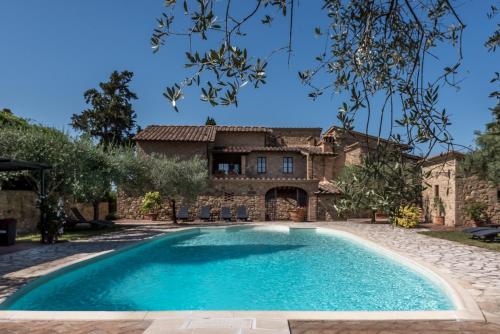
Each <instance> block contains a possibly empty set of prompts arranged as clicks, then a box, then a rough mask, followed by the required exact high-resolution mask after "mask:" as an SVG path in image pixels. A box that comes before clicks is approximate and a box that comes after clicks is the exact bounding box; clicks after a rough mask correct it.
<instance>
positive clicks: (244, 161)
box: [241, 154, 247, 175]
mask: <svg viewBox="0 0 500 334" xmlns="http://www.w3.org/2000/svg"><path fill="white" fill-rule="evenodd" d="M246 173H247V156H246V155H244V154H243V155H242V156H241V175H246Z"/></svg>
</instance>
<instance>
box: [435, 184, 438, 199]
mask: <svg viewBox="0 0 500 334" xmlns="http://www.w3.org/2000/svg"><path fill="white" fill-rule="evenodd" d="M434 197H439V185H437V184H436V185H435V186H434Z"/></svg>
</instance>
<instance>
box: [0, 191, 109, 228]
mask: <svg viewBox="0 0 500 334" xmlns="http://www.w3.org/2000/svg"><path fill="white" fill-rule="evenodd" d="M37 199H38V195H37V193H36V192H34V191H25V190H2V191H0V219H2V218H14V219H16V220H17V232H18V233H29V232H35V231H36V229H37V224H38V222H39V221H40V210H38V208H37V206H36V202H37ZM71 207H76V208H78V210H79V211H80V212H81V214H82V215H83V216H84V217H85V219H88V220H91V219H93V217H94V207H93V206H92V204H89V203H74V202H67V203H65V211H66V212H70V208H71ZM108 213H109V210H108V202H102V203H100V205H99V219H105V217H106V216H107V215H108Z"/></svg>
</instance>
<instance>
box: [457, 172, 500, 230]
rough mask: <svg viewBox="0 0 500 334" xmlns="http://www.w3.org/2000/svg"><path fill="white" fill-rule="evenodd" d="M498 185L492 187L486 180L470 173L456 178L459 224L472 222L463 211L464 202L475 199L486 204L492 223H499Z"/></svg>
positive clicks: (499, 187)
mask: <svg viewBox="0 0 500 334" xmlns="http://www.w3.org/2000/svg"><path fill="white" fill-rule="evenodd" d="M499 192H500V186H497V187H494V186H492V185H491V184H489V183H488V182H486V181H484V180H481V179H479V178H478V177H477V176H475V175H472V176H469V177H459V178H457V221H458V222H460V223H461V225H471V224H472V222H471V221H470V218H469V217H468V216H467V214H466V212H465V204H466V203H467V202H469V201H476V202H482V203H486V204H488V208H487V214H488V217H489V218H490V219H491V222H492V223H496V224H499V223H500V198H499V197H500V193H499Z"/></svg>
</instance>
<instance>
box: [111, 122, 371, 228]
mask: <svg viewBox="0 0 500 334" xmlns="http://www.w3.org/2000/svg"><path fill="white" fill-rule="evenodd" d="M321 131H322V129H321V128H263V127H241V126H208V127H196V126H151V127H147V128H146V129H145V130H144V131H142V132H141V133H139V134H138V135H137V137H136V143H137V147H138V149H139V152H140V153H141V154H151V153H160V154H165V155H167V156H178V157H182V158H184V157H191V156H193V155H199V156H201V157H202V158H206V159H207V168H208V172H209V175H210V178H211V180H212V186H211V187H210V191H209V192H207V193H206V194H203V195H201V196H199V198H198V200H197V201H196V203H186V205H187V206H188V207H189V208H190V216H191V217H192V218H196V217H197V215H198V212H199V209H200V206H201V205H207V206H210V207H211V208H212V209H213V211H215V212H217V211H218V210H220V207H222V206H228V207H230V208H231V209H232V210H233V213H234V214H235V213H236V207H237V206H239V205H245V206H246V207H247V210H248V211H249V215H250V217H251V219H252V220H255V221H262V220H288V219H289V218H290V211H291V210H293V209H295V208H297V207H299V206H301V207H304V208H305V209H306V210H307V220H309V221H315V220H316V219H318V217H319V219H322V220H332V219H336V218H338V217H337V214H336V212H335V210H334V208H333V206H332V205H331V204H332V200H333V199H334V198H335V196H338V194H334V193H329V191H328V190H321V191H320V189H319V186H318V185H319V183H320V182H326V183H329V182H331V181H332V180H334V179H335V178H336V177H337V176H338V175H339V174H340V173H341V171H342V169H343V168H344V166H346V165H349V164H359V163H361V161H362V159H363V157H364V155H365V154H366V147H365V146H366V145H365V144H366V143H368V144H367V145H368V146H369V145H372V144H373V142H374V140H375V139H374V138H372V137H370V136H368V137H366V136H364V137H363V134H360V133H356V135H346V134H345V133H342V131H340V129H339V128H337V127H332V128H330V129H329V130H328V131H327V132H326V133H325V134H323V135H322V134H321ZM261 158H265V168H262V165H261V168H260V170H259V166H258V164H259V160H261V161H262V159H261ZM285 158H291V164H292V165H293V167H292V170H291V171H289V170H286V166H285V161H286V160H285ZM327 188H328V187H327ZM294 194H295V195H294ZM294 196H295V198H294ZM299 202H300V203H299ZM140 203H141V199H140V198H125V197H123V196H120V198H119V199H118V214H119V215H121V216H123V217H125V218H132V219H138V218H143V216H142V215H141V213H140V210H139V208H140ZM178 205H179V207H180V206H181V205H183V204H182V203H178ZM170 216H171V208H170V203H165V205H163V207H162V209H161V210H160V213H159V218H160V219H165V220H166V219H170ZM354 216H356V217H359V216H366V213H364V212H360V213H358V214H355V215H354Z"/></svg>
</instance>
